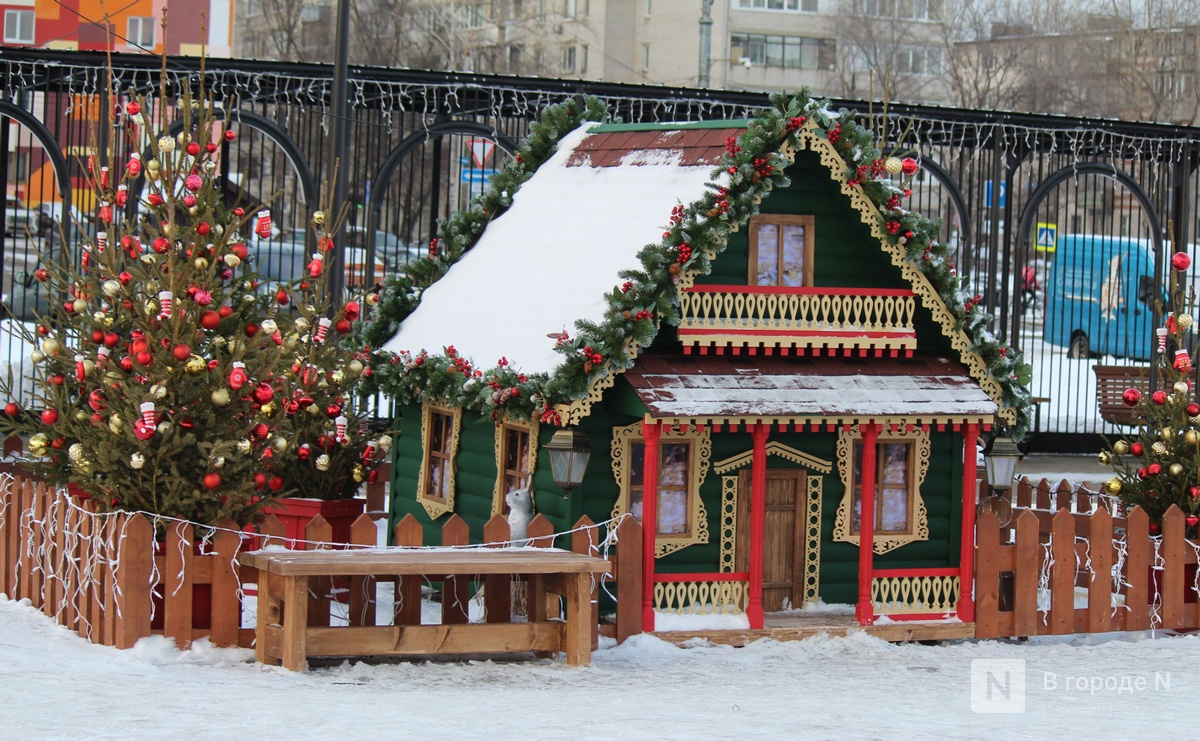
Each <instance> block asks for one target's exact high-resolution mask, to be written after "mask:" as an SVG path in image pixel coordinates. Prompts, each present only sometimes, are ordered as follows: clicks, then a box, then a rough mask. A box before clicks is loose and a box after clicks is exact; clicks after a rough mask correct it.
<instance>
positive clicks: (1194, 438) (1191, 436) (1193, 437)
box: [1183, 430, 1200, 445]
mask: <svg viewBox="0 0 1200 741" xmlns="http://www.w3.org/2000/svg"><path fill="white" fill-rule="evenodd" d="M1183 439H1184V441H1185V442H1187V444H1188V445H1196V444H1197V443H1200V432H1196V431H1195V430H1188V431H1187V432H1185V433H1183Z"/></svg>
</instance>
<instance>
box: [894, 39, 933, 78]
mask: <svg viewBox="0 0 1200 741" xmlns="http://www.w3.org/2000/svg"><path fill="white" fill-rule="evenodd" d="M896 71H897V72H899V73H900V74H905V75H931V76H936V75H940V74H942V50H941V49H938V48H931V47H925V46H902V47H900V48H899V49H897V50H896Z"/></svg>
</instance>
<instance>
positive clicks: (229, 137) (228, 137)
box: [225, 129, 237, 142]
mask: <svg viewBox="0 0 1200 741" xmlns="http://www.w3.org/2000/svg"><path fill="white" fill-rule="evenodd" d="M235 137H237V133H236V132H234V130H233V129H225V141H227V142H231V141H233V140H234V138H235Z"/></svg>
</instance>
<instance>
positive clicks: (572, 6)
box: [563, 0, 579, 18]
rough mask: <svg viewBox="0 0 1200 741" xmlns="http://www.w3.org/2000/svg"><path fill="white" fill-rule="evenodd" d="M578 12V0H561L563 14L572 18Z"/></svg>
mask: <svg viewBox="0 0 1200 741" xmlns="http://www.w3.org/2000/svg"><path fill="white" fill-rule="evenodd" d="M578 12H579V0H563V16H564V17H566V18H574V17H575V14H576V13H578Z"/></svg>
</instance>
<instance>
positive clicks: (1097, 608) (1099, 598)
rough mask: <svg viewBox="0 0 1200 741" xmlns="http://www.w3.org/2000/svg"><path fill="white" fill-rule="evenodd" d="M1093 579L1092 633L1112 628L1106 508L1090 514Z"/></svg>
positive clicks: (1109, 523)
mask: <svg viewBox="0 0 1200 741" xmlns="http://www.w3.org/2000/svg"><path fill="white" fill-rule="evenodd" d="M1090 537H1091V541H1090V542H1091V549H1090V551H1089V552H1090V553H1091V557H1092V573H1091V582H1090V583H1089V584H1088V627H1087V630H1088V632H1089V633H1107V632H1108V631H1110V630H1112V591H1113V580H1112V566H1113V548H1112V515H1110V514H1109V513H1108V510H1106V509H1105V508H1103V507H1099V508H1097V510H1096V511H1095V512H1093V513H1092V517H1091V536H1090Z"/></svg>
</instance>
